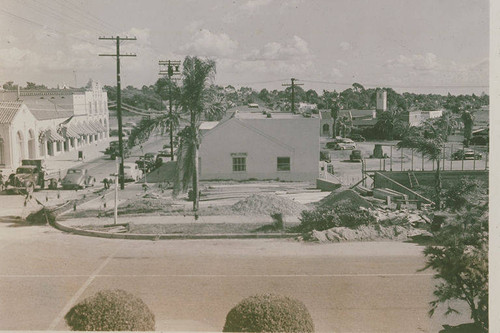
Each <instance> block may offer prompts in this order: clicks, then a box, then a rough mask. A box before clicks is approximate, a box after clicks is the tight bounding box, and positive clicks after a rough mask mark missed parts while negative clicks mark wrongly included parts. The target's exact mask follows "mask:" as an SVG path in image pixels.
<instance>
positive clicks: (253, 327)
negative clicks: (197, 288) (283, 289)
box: [223, 294, 314, 332]
mask: <svg viewBox="0 0 500 333" xmlns="http://www.w3.org/2000/svg"><path fill="white" fill-rule="evenodd" d="M313 331H314V324H313V321H312V318H311V315H310V314H309V311H308V310H307V308H306V306H305V305H304V303H302V302H301V301H298V300H296V299H292V298H289V297H286V296H281V295H274V294H265V295H256V296H251V297H248V298H245V299H244V300H242V301H241V302H240V303H239V304H238V305H236V306H235V307H234V308H232V309H231V311H229V313H228V314H227V317H226V323H225V325H224V329H223V332H313Z"/></svg>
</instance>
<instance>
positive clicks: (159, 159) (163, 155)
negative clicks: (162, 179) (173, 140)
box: [156, 150, 172, 166]
mask: <svg viewBox="0 0 500 333" xmlns="http://www.w3.org/2000/svg"><path fill="white" fill-rule="evenodd" d="M171 157H172V154H170V150H160V151H159V152H158V155H157V156H156V165H157V166H160V165H162V164H163V163H166V162H168V161H170V160H171Z"/></svg>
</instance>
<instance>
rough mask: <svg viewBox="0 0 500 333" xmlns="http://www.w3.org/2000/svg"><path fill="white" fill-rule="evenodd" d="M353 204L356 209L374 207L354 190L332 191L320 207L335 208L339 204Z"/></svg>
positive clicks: (321, 202) (320, 202) (320, 203)
mask: <svg viewBox="0 0 500 333" xmlns="http://www.w3.org/2000/svg"><path fill="white" fill-rule="evenodd" d="M344 203H345V204H351V205H353V206H355V207H364V208H373V205H372V204H371V203H370V202H369V201H368V200H366V199H364V198H363V197H362V196H360V195H359V194H358V193H357V192H355V191H353V190H343V191H338V190H336V191H332V193H330V194H329V195H327V196H326V197H324V198H323V199H321V200H320V201H319V203H318V205H319V206H320V207H324V208H334V207H335V206H336V205H338V204H344Z"/></svg>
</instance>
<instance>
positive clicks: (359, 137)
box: [350, 134, 366, 142]
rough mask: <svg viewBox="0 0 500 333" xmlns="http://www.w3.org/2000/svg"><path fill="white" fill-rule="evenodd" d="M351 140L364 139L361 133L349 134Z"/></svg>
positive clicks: (360, 140) (362, 140)
mask: <svg viewBox="0 0 500 333" xmlns="http://www.w3.org/2000/svg"><path fill="white" fill-rule="evenodd" d="M350 138H351V140H353V141H356V142H365V141H366V139H365V138H364V137H363V136H362V135H361V134H351V136H350Z"/></svg>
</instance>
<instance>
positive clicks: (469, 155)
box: [451, 149, 483, 161]
mask: <svg viewBox="0 0 500 333" xmlns="http://www.w3.org/2000/svg"><path fill="white" fill-rule="evenodd" d="M451 158H452V159H454V160H455V161H456V160H480V159H482V158H483V155H481V154H480V153H476V152H474V150H472V149H460V150H457V151H456V152H454V153H453V154H452V155H451Z"/></svg>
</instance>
